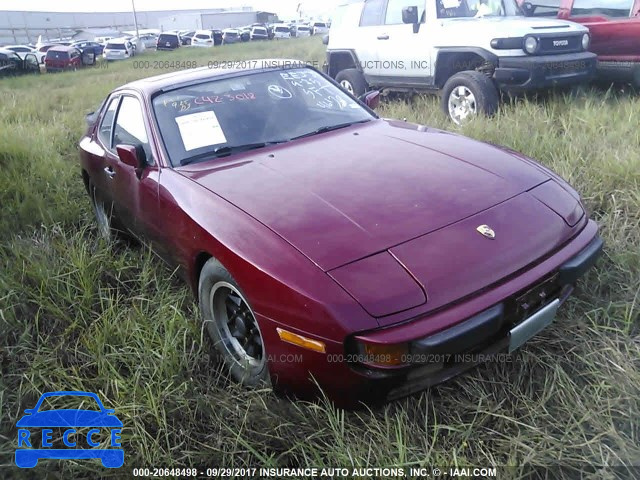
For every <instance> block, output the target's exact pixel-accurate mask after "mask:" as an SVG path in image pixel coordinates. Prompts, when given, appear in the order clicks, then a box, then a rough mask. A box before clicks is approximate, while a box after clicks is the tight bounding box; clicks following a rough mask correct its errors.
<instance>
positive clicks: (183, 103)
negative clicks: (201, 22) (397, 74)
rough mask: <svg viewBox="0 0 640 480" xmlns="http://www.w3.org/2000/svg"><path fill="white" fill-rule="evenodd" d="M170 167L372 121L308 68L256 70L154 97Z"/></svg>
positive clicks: (359, 106) (354, 103)
mask: <svg viewBox="0 0 640 480" xmlns="http://www.w3.org/2000/svg"><path fill="white" fill-rule="evenodd" d="M153 109H154V112H155V116H156V120H157V123H158V126H159V129H160V132H161V135H162V138H163V140H164V144H165V147H166V150H167V152H168V154H169V157H170V160H171V163H172V164H173V165H174V166H180V165H186V164H188V163H194V162H197V161H205V160H210V159H212V158H217V157H220V156H224V155H227V154H231V153H235V152H236V151H244V150H247V149H251V148H260V147H263V146H267V145H269V144H275V143H284V142H287V141H289V140H292V139H295V138H298V137H302V136H311V135H314V134H316V133H322V132H324V131H328V130H333V129H336V128H342V127H346V126H349V125H352V124H354V123H363V122H368V121H370V120H372V119H373V118H375V116H373V115H372V114H371V113H370V112H369V111H367V110H366V109H364V108H362V106H361V105H360V104H359V103H358V102H356V101H355V100H354V99H353V98H352V97H350V96H349V95H347V94H346V93H344V92H343V91H342V90H340V89H339V88H338V87H336V86H335V85H334V84H333V83H331V82H329V81H328V80H327V79H325V78H324V77H323V76H322V75H321V74H319V73H318V72H316V71H315V70H313V69H311V68H306V67H302V68H289V69H278V70H269V71H259V72H256V73H249V74H245V75H243V76H235V77H232V78H226V79H220V80H213V81H208V82H203V83H200V84H197V85H192V86H186V87H183V88H179V89H176V90H172V91H170V92H167V93H162V94H160V95H158V96H156V97H155V98H154V99H153Z"/></svg>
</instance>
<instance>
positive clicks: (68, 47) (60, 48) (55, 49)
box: [48, 45, 77, 52]
mask: <svg viewBox="0 0 640 480" xmlns="http://www.w3.org/2000/svg"><path fill="white" fill-rule="evenodd" d="M71 50H77V48H76V47H73V46H71V45H54V46H53V47H51V48H50V49H49V50H48V52H70V51H71Z"/></svg>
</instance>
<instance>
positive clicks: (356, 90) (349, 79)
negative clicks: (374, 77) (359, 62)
mask: <svg viewBox="0 0 640 480" xmlns="http://www.w3.org/2000/svg"><path fill="white" fill-rule="evenodd" d="M336 82H338V83H339V84H340V86H341V87H342V88H344V89H345V90H346V91H347V92H349V93H350V94H351V95H353V96H354V97H356V98H358V97H359V96H360V95H364V93H365V92H366V91H367V89H368V86H367V81H366V80H365V79H364V75H363V74H362V72H360V71H359V70H356V69H355V68H349V69H347V70H342V71H341V72H339V73H338V75H336Z"/></svg>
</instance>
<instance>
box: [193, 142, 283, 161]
mask: <svg viewBox="0 0 640 480" xmlns="http://www.w3.org/2000/svg"><path fill="white" fill-rule="evenodd" d="M288 141H289V140H275V141H273V142H258V143H247V144H245V145H227V146H224V147H218V148H216V149H214V150H213V151H210V152H205V153H201V154H200V155H195V156H193V157H189V158H185V159H184V160H182V161H181V162H180V166H181V167H184V166H185V165H190V164H192V163H195V162H198V161H200V160H203V159H210V158H222V157H227V156H229V155H231V154H234V153H241V152H248V151H249V150H256V149H258V148H264V147H269V146H271V145H278V144H280V143H287V142H288Z"/></svg>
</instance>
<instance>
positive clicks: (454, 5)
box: [442, 0, 460, 8]
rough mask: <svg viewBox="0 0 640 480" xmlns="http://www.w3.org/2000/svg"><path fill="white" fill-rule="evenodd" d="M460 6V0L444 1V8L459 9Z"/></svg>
mask: <svg viewBox="0 0 640 480" xmlns="http://www.w3.org/2000/svg"><path fill="white" fill-rule="evenodd" d="M459 6H460V0H442V7H443V8H458V7H459Z"/></svg>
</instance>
